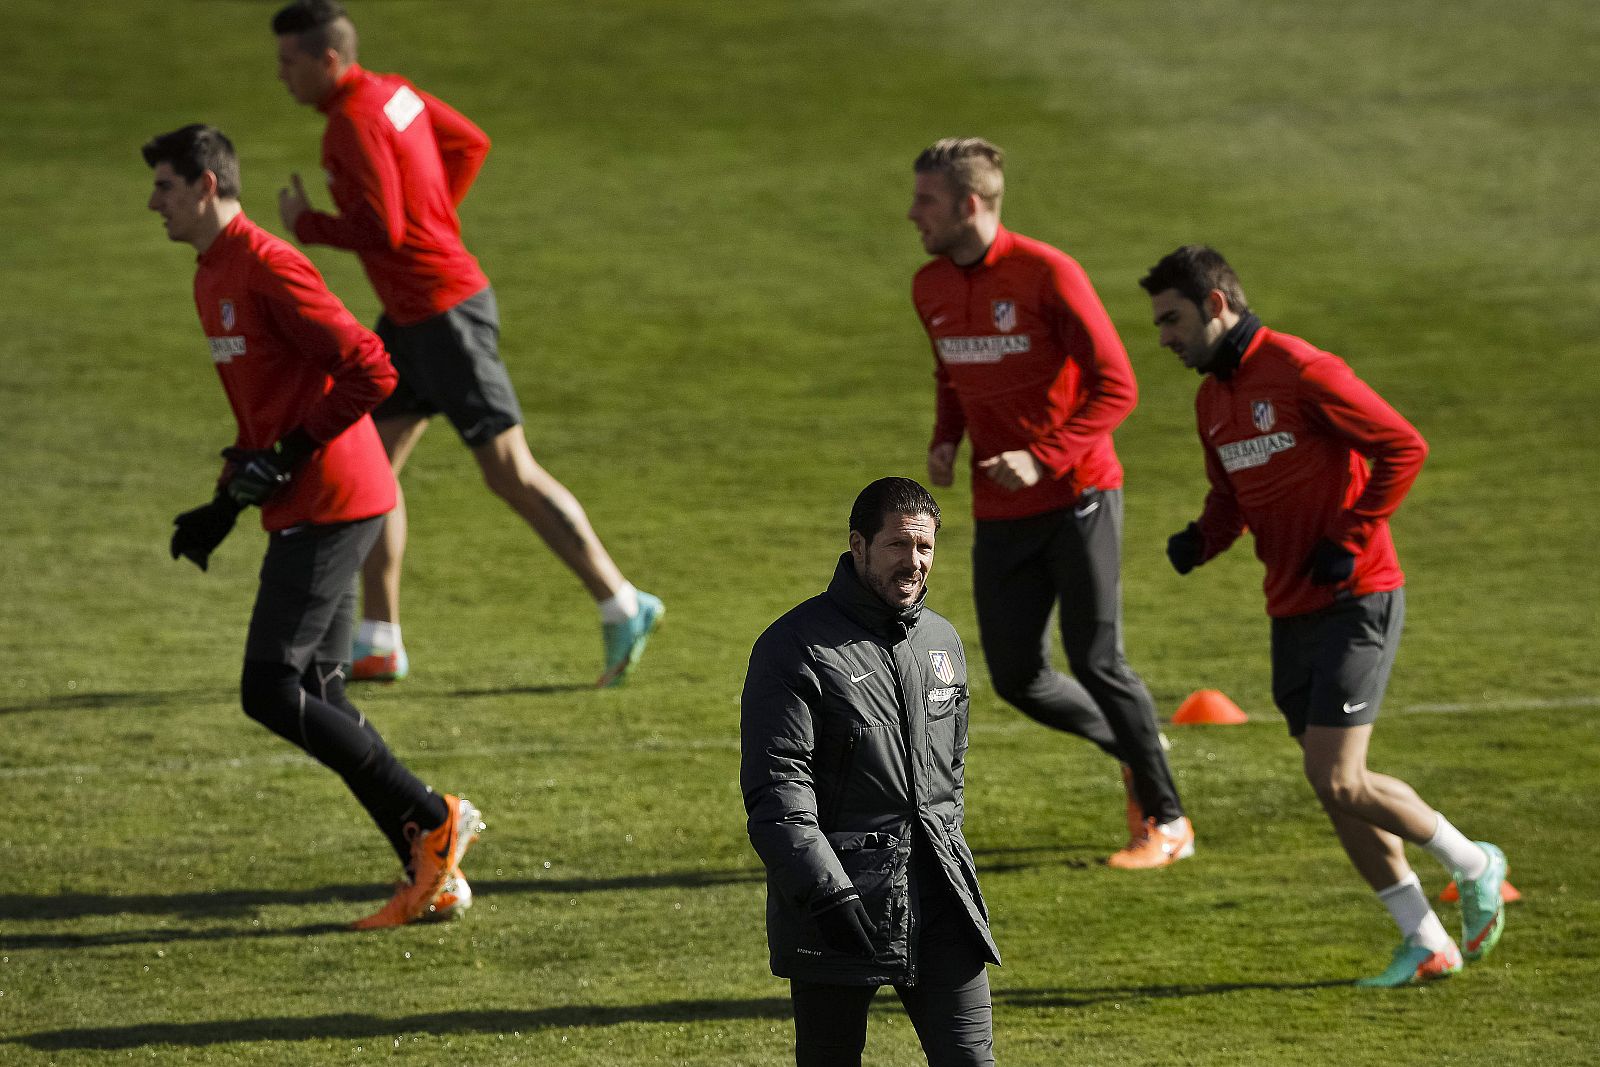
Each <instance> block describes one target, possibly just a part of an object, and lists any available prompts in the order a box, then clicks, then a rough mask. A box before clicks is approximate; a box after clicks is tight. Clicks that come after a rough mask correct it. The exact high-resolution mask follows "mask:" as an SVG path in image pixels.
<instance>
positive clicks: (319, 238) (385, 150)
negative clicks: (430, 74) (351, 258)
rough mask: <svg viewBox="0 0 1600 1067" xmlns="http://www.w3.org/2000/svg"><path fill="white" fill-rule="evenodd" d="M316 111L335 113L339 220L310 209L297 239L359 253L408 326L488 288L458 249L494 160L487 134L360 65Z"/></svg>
mask: <svg viewBox="0 0 1600 1067" xmlns="http://www.w3.org/2000/svg"><path fill="white" fill-rule="evenodd" d="M317 107H318V110H320V111H322V112H325V113H326V114H327V116H328V128H327V130H326V131H325V132H324V133H323V135H322V166H323V168H324V169H325V170H326V171H327V174H328V191H329V192H330V193H331V194H332V196H333V202H334V204H335V206H337V207H338V209H339V214H337V215H330V214H327V213H325V212H321V211H307V212H305V213H304V214H302V215H301V216H300V218H299V219H298V220H297V221H296V223H295V228H294V232H295V236H296V237H297V238H299V239H300V241H301V242H302V243H304V244H325V245H332V246H333V247H335V248H343V249H347V250H349V251H352V252H354V253H356V255H358V256H360V257H361V266H362V267H363V268H364V269H365V270H366V272H367V278H368V279H369V280H370V281H371V282H372V288H373V289H374V290H375V291H376V292H377V294H378V299H379V300H380V301H382V303H383V310H384V311H385V312H387V313H388V315H389V318H391V319H393V320H394V321H395V322H396V323H398V324H400V325H402V326H409V325H412V324H413V323H418V322H421V321H422V320H423V319H430V318H432V317H433V316H435V315H439V314H442V313H443V312H446V311H449V310H450V309H451V308H453V307H455V306H456V305H457V304H459V303H461V301H463V300H465V299H466V298H467V297H469V296H471V295H473V294H474V293H477V292H480V291H481V290H483V289H485V288H487V287H488V285H489V279H488V278H487V277H485V276H484V273H483V271H482V269H481V268H479V266H478V261H477V260H476V259H474V258H473V257H472V254H471V253H470V252H468V251H467V248H466V245H464V244H462V243H461V219H460V218H459V217H458V216H457V215H456V207H457V206H458V205H459V204H460V203H461V201H462V200H463V199H465V198H466V195H467V190H468V189H470V188H472V182H473V179H475V178H476V177H477V176H478V171H479V169H480V168H481V167H482V166H483V161H484V159H485V158H486V157H487V156H488V155H489V137H488V135H487V134H485V133H484V132H483V131H482V130H480V129H478V127H477V126H474V125H473V124H472V121H471V120H470V119H468V118H467V117H466V116H465V115H463V114H461V112H459V111H456V110H455V109H454V108H452V107H450V105H448V104H446V103H444V102H443V101H441V100H439V99H438V98H436V97H432V96H429V95H428V94H427V93H425V92H423V91H422V90H420V89H418V88H417V87H416V86H414V85H412V84H411V83H410V82H408V81H406V80H405V79H404V78H402V77H400V76H399V75H398V74H373V73H371V72H370V71H366V70H363V69H362V68H361V67H359V66H356V65H354V64H352V65H351V67H350V69H349V70H347V71H346V72H345V74H344V76H343V77H342V78H340V79H339V85H338V87H337V88H336V89H335V90H334V91H333V93H332V94H331V95H330V96H329V97H328V99H326V100H324V101H323V102H322V103H321V104H319V105H317Z"/></svg>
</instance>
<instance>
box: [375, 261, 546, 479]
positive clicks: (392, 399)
mask: <svg viewBox="0 0 1600 1067" xmlns="http://www.w3.org/2000/svg"><path fill="white" fill-rule="evenodd" d="M377 333H378V336H379V337H380V338H381V339H382V340H383V345H384V347H385V348H387V349H388V350H389V357H390V358H391V359H392V360H394V368H395V370H397V371H399V372H400V384H399V385H397V386H395V390H394V392H393V393H391V394H389V396H388V398H387V399H386V400H384V401H383V403H381V404H379V405H378V406H377V408H376V409H375V410H374V411H373V412H372V417H373V418H374V419H376V420H378V421H379V422H382V421H383V420H384V419H393V418H404V417H413V416H421V417H423V418H427V417H428V416H431V415H435V414H439V413H441V412H442V413H443V414H444V415H445V417H446V418H448V419H449V420H450V424H451V425H452V426H454V427H455V428H456V433H458V434H460V435H461V439H462V440H463V441H465V442H466V443H467V445H468V447H470V448H477V447H478V446H479V445H486V444H488V443H489V442H490V441H492V440H494V439H495V438H496V437H498V436H500V435H501V434H502V433H504V432H505V431H507V430H509V429H511V428H512V427H513V426H519V425H521V424H522V407H521V405H519V404H518V403H517V391H516V389H514V388H513V387H512V385H511V375H510V374H508V373H507V372H506V365H505V364H504V363H503V362H501V360H500V310H499V307H498V306H497V305H496V303H495V299H494V290H493V289H485V290H483V291H482V292H480V293H474V294H473V295H472V296H469V297H467V298H466V299H465V300H463V301H461V303H459V304H457V305H456V306H455V307H453V308H451V309H450V310H449V311H446V312H444V313H443V314H440V315H435V316H434V317H433V318H431V319H423V320H422V321H421V322H418V323H413V324H412V325H410V326H401V325H399V324H397V323H395V322H394V321H393V320H391V319H390V318H389V316H388V315H383V316H381V317H379V319H378V328H377Z"/></svg>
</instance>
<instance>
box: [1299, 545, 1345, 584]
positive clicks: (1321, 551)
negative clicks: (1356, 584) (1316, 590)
mask: <svg viewBox="0 0 1600 1067" xmlns="http://www.w3.org/2000/svg"><path fill="white" fill-rule="evenodd" d="M1355 572H1356V554H1355V553H1354V552H1352V551H1350V550H1349V549H1348V548H1346V547H1344V546H1343V545H1341V544H1339V543H1338V542H1337V541H1330V540H1328V539H1327V538H1326V537H1324V538H1323V539H1322V540H1320V541H1318V542H1317V547H1316V548H1313V549H1312V550H1311V558H1310V559H1308V560H1306V573H1308V574H1310V575H1311V584H1312V585H1338V584H1339V583H1340V582H1348V581H1349V580H1350V576H1351V575H1352V574H1354V573H1355Z"/></svg>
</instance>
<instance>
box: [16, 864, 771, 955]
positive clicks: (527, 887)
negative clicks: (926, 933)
mask: <svg viewBox="0 0 1600 1067" xmlns="http://www.w3.org/2000/svg"><path fill="white" fill-rule="evenodd" d="M764 877H765V875H763V873H762V872H761V871H760V870H759V869H756V868H726V869H721V870H695V871H672V872H666V873H661V874H624V875H617V876H615V877H611V878H493V877H490V876H487V875H485V876H482V877H480V876H479V875H477V874H474V875H473V877H472V884H473V890H474V896H475V897H476V898H479V899H483V898H487V897H490V896H495V895H500V894H519V893H520V894H548V895H552V896H566V895H569V894H574V893H603V892H609V891H615V890H634V889H707V888H711V887H713V886H721V885H738V884H743V883H751V882H760V881H762V880H763V879H764ZM391 888H392V887H391V886H387V885H374V884H372V883H364V884H359V885H324V886H316V887H313V888H306V889H230V890H223V891H221V892H198V893H127V894H123V893H40V894H27V893H0V920H7V919H11V920H15V919H30V920H35V921H43V920H53V919H55V920H59V919H82V918H88V917H97V916H110V915H179V916H182V917H183V918H186V919H207V918H211V919H215V918H226V917H230V916H247V915H250V914H252V913H254V912H255V911H256V910H258V909H260V908H265V907H279V906H294V905H304V904H326V903H329V902H338V901H346V902H350V903H366V902H371V901H378V900H382V899H383V898H384V896H385V895H387V894H388V892H389V891H390V889H391ZM162 933H163V932H160V931H157V932H154V936H153V937H152V939H153V940H161V936H162ZM169 936H170V935H169ZM241 936H248V932H247V931H246V932H241ZM59 940H60V941H61V942H62V943H63V945H70V944H81V943H96V944H98V943H105V942H100V941H95V940H91V939H74V938H72V937H70V936H68V937H62V938H60V939H59ZM18 943H19V939H18V938H17V937H15V936H14V935H0V944H6V945H15V944H18ZM110 943H120V942H117V941H115V937H114V935H113V940H112V941H111V942H110Z"/></svg>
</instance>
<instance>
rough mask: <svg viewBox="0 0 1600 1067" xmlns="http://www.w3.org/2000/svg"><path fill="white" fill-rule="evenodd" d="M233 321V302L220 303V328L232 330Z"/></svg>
mask: <svg viewBox="0 0 1600 1067" xmlns="http://www.w3.org/2000/svg"><path fill="white" fill-rule="evenodd" d="M235 321H236V320H235V318H234V314H233V301H232V300H224V301H223V302H222V328H223V329H224V330H231V329H233V324H234V322H235Z"/></svg>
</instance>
